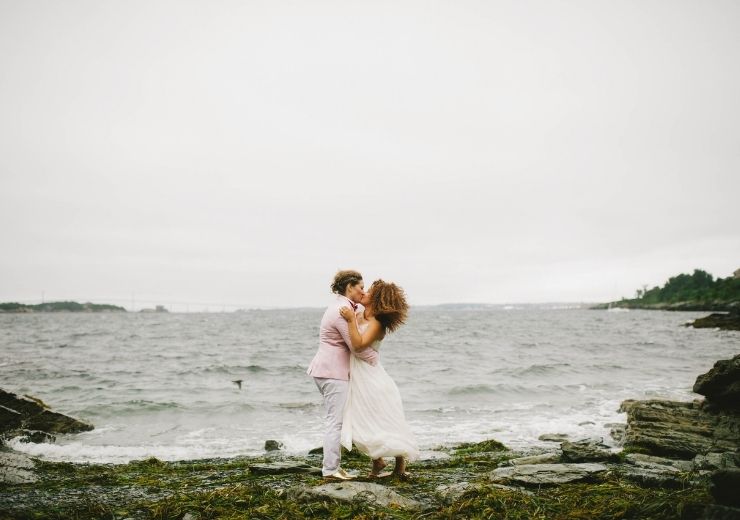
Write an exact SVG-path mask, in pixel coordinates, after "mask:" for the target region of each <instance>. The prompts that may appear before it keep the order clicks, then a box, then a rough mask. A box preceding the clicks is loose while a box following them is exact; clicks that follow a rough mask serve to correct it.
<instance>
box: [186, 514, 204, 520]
mask: <svg viewBox="0 0 740 520" xmlns="http://www.w3.org/2000/svg"><path fill="white" fill-rule="evenodd" d="M199 518H200V516H196V515H194V514H193V513H185V516H183V517H182V520H198V519H199Z"/></svg>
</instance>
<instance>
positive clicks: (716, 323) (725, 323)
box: [689, 309, 740, 330]
mask: <svg viewBox="0 0 740 520" xmlns="http://www.w3.org/2000/svg"><path fill="white" fill-rule="evenodd" d="M689 325H690V326H692V327H694V328H695V329H722V330H740V310H738V309H735V310H734V311H731V312H728V313H720V312H715V313H713V314H710V315H709V316H706V317H704V318H699V319H697V320H694V321H693V322H692V323H689Z"/></svg>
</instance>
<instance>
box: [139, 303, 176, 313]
mask: <svg viewBox="0 0 740 520" xmlns="http://www.w3.org/2000/svg"><path fill="white" fill-rule="evenodd" d="M139 312H144V313H148V312H169V311H168V310H167V309H166V308H165V306H164V305H157V307H156V308H155V309H141V310H140V311H139Z"/></svg>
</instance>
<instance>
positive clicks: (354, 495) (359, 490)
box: [290, 481, 421, 509]
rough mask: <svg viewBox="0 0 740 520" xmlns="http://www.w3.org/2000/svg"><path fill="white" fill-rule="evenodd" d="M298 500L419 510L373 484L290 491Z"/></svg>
mask: <svg viewBox="0 0 740 520" xmlns="http://www.w3.org/2000/svg"><path fill="white" fill-rule="evenodd" d="M290 495H291V496H293V497H294V498H296V499H298V500H315V499H327V498H329V499H334V500H339V501H340V502H355V501H366V502H370V503H373V504H377V505H379V506H383V507H389V506H395V507H400V508H404V509H420V508H421V503H419V502H417V501H416V500H412V499H410V498H406V497H404V496H401V495H399V494H398V493H396V492H395V491H393V490H392V489H390V488H387V487H385V486H382V485H380V484H375V483H374V482H356V481H347V482H332V483H329V484H322V485H320V486H314V487H309V486H300V487H298V488H294V489H292V490H291V491H290Z"/></svg>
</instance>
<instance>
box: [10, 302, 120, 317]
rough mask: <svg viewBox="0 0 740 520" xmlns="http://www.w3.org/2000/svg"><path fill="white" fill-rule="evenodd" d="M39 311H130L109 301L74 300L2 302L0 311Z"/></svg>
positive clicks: (23, 312)
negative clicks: (32, 302) (30, 303)
mask: <svg viewBox="0 0 740 520" xmlns="http://www.w3.org/2000/svg"><path fill="white" fill-rule="evenodd" d="M39 312H44V313H48V312H128V311H127V310H126V309H124V308H123V307H120V306H118V305H110V304H107V303H90V302H86V303H78V302H73V301H64V302H49V303H39V304H36V305H26V304H24V303H17V302H7V303H0V313H8V314H32V313H39Z"/></svg>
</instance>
